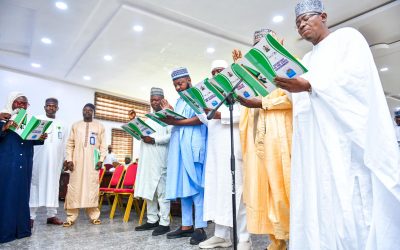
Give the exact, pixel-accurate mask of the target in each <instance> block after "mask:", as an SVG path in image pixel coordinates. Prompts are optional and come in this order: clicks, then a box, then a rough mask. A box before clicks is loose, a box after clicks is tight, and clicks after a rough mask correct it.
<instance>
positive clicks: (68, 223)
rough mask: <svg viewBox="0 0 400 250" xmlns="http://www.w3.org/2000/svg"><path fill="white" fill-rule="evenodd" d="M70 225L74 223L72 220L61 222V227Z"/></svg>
mask: <svg viewBox="0 0 400 250" xmlns="http://www.w3.org/2000/svg"><path fill="white" fill-rule="evenodd" d="M72 225H74V222H72V221H66V222H64V223H63V227H70V226H72Z"/></svg>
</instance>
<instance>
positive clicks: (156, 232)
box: [151, 225, 171, 236]
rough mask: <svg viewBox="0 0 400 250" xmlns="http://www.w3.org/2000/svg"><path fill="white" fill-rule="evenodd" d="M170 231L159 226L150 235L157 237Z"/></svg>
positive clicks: (166, 227) (167, 227)
mask: <svg viewBox="0 0 400 250" xmlns="http://www.w3.org/2000/svg"><path fill="white" fill-rule="evenodd" d="M170 230H171V229H170V228H169V226H163V225H159V226H158V227H156V229H154V231H153V233H151V235H153V236H158V235H162V234H166V233H168V232H169V231H170Z"/></svg>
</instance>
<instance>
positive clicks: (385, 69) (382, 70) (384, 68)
mask: <svg viewBox="0 0 400 250" xmlns="http://www.w3.org/2000/svg"><path fill="white" fill-rule="evenodd" d="M388 70H389V68H387V67H383V68H381V69H380V71H381V72H385V71H388Z"/></svg>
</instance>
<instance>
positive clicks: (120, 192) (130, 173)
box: [110, 164, 139, 222]
mask: <svg viewBox="0 0 400 250" xmlns="http://www.w3.org/2000/svg"><path fill="white" fill-rule="evenodd" d="M136 173H137V164H131V165H130V166H129V167H128V168H127V170H126V173H125V178H124V181H123V182H122V185H121V188H116V189H115V190H114V194H115V198H114V202H113V206H112V208H111V212H110V219H113V218H114V214H115V210H116V208H117V204H118V202H119V203H121V204H122V197H124V196H127V197H128V203H127V204H126V209H125V214H124V222H128V220H129V216H130V213H131V208H132V204H133V205H134V207H135V211H136V213H137V214H138V215H139V204H138V202H137V199H135V198H134V193H135V181H136Z"/></svg>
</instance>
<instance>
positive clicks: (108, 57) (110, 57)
mask: <svg viewBox="0 0 400 250" xmlns="http://www.w3.org/2000/svg"><path fill="white" fill-rule="evenodd" d="M103 58H104V60H106V61H111V60H112V59H113V58H112V56H110V55H105V56H104V57H103Z"/></svg>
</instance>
